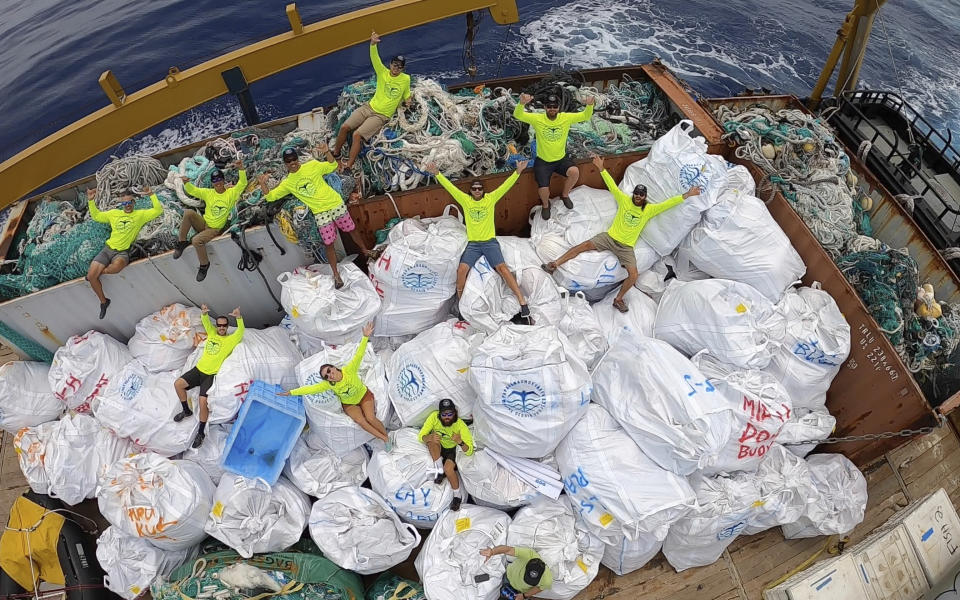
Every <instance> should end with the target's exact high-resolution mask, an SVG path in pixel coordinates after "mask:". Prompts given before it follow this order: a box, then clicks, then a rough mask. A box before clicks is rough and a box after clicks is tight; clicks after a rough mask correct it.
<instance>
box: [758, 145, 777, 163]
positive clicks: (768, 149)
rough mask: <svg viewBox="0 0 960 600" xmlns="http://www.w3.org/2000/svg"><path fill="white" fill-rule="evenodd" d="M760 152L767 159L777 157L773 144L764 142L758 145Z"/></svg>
mask: <svg viewBox="0 0 960 600" xmlns="http://www.w3.org/2000/svg"><path fill="white" fill-rule="evenodd" d="M760 152H762V153H763V156H764V157H765V158H766V159H767V160H773V159H774V158H776V157H777V149H776V148H774V147H773V144H764V145H762V146H760Z"/></svg>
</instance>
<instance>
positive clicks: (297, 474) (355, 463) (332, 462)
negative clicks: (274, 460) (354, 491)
mask: <svg viewBox="0 0 960 600" xmlns="http://www.w3.org/2000/svg"><path fill="white" fill-rule="evenodd" d="M368 461H369V457H368V456H367V450H366V449H365V448H362V447H361V448H354V449H353V450H350V451H349V452H347V453H345V454H343V455H342V456H340V455H337V453H336V452H334V451H333V450H330V449H328V448H324V447H318V448H313V447H311V446H310V445H309V444H308V443H307V440H306V439H305V438H304V437H301V438H300V439H298V440H297V442H296V443H295V444H294V445H293V452H291V453H290V457H289V458H288V459H287V463H286V464H285V465H284V466H283V475H284V477H286V478H287V479H289V480H290V482H291V483H292V484H293V485H295V486H297V487H298V488H299V489H300V490H301V491H302V492H304V493H306V494H308V495H310V496H313V497H315V498H323V497H324V496H326V495H327V494H329V493H331V492H333V491H336V490H339V489H340V488H344V487H349V486H358V485H360V484H362V483H363V482H364V481H366V480H367V462H368Z"/></svg>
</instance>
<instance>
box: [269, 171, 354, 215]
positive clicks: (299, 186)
mask: <svg viewBox="0 0 960 600" xmlns="http://www.w3.org/2000/svg"><path fill="white" fill-rule="evenodd" d="M336 170H337V162H336V161H334V160H332V161H330V162H320V161H319V160H308V161H307V162H305V163H303V164H302V165H300V168H299V169H297V172H296V173H290V174H289V175H287V176H286V177H284V178H283V181H281V182H280V184H279V185H278V186H277V187H275V188H273V189H272V190H270V192H269V193H267V195H266V196H265V199H266V201H267V202H273V201H275V200H279V199H280V198H283V197H284V196H286V195H287V194H293V195H294V196H296V198H297V200H299V201H300V202H303V203H304V204H306V205H307V208H309V209H310V211H311V212H313V213H314V214H316V213H319V212H324V211H328V210H333V209H335V208H337V207H339V206H340V205H341V204H343V198H342V197H341V196H340V194H338V193H337V190H335V189H333V188H332V187H330V186H329V185H328V184H327V182H326V181H324V179H323V176H324V175H326V174H327V173H333V172H334V171H336Z"/></svg>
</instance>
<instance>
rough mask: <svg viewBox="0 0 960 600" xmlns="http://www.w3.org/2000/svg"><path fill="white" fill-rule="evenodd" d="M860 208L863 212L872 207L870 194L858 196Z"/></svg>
mask: <svg viewBox="0 0 960 600" xmlns="http://www.w3.org/2000/svg"><path fill="white" fill-rule="evenodd" d="M860 208H862V209H863V212H870V209H871V208H873V198H871V197H870V196H864V197H863V198H860Z"/></svg>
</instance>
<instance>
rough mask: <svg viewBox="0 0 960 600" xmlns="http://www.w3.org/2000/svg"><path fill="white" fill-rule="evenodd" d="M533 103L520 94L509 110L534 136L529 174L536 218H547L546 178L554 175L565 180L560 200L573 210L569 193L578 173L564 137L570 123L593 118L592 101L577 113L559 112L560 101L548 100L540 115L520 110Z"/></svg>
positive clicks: (547, 188)
mask: <svg viewBox="0 0 960 600" xmlns="http://www.w3.org/2000/svg"><path fill="white" fill-rule="evenodd" d="M531 100H533V96H531V95H530V94H520V102H519V103H517V106H516V108H514V110H513V116H514V118H515V119H517V120H518V121H522V122H524V123H529V124H530V125H531V126H532V127H533V130H534V132H535V133H536V136H537V158H536V160H534V161H533V173H534V175H535V176H536V178H537V194H539V196H540V204H541V205H542V206H543V208H542V209H541V210H540V216H541V217H542V218H543V219H544V220H546V219H549V218H550V178H551V177H552V176H553V174H554V173H556V174H557V175H560V176H561V177H565V178H566V179H565V180H564V182H563V191H562V192H561V193H560V200H562V201H563V205H564V206H565V207H567V208H568V209H570V208H573V201H572V200H570V190H572V189H573V186H575V185H577V180H578V179H579V178H580V169H578V168H577V167H576V165H574V164H573V161H572V160H570V158H569V157H568V156H567V135H569V133H570V126H571V125H573V124H574V123H582V122H583V121H589V120H590V117H592V116H593V103H594V98H593V96H590V97H588V98H586V99H585V102H586V105H587V107H586V108H585V109H583V110H582V111H580V112H575V113H567V112H560V99H559V98H557V97H556V96H548V97H547V99H546V100H545V101H544V103H543V108H544V111H545V112H544V113H542V114H541V113H530V112H527V111H526V110H525V109H524V107H525V106H526V105H527V104H529V103H530V101H531Z"/></svg>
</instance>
